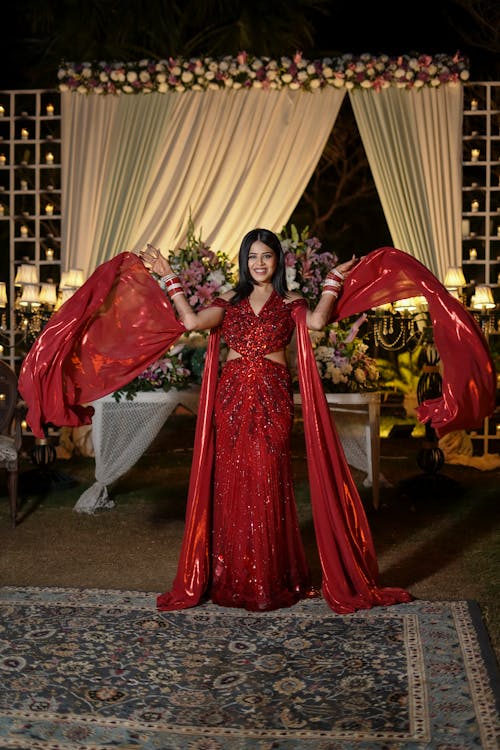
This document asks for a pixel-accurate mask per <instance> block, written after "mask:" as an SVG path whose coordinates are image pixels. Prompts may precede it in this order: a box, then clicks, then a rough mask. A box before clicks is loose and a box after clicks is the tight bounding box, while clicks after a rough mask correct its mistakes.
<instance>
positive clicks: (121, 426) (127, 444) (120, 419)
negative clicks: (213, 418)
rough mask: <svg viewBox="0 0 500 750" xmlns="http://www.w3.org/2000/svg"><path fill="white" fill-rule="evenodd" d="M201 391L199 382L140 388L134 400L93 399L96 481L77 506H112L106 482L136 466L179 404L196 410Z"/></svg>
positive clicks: (88, 510) (83, 508)
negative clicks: (183, 386)
mask: <svg viewBox="0 0 500 750" xmlns="http://www.w3.org/2000/svg"><path fill="white" fill-rule="evenodd" d="M199 394H200V388H199V386H192V387H191V388H187V389H186V390H182V391H176V390H170V391H163V390H159V391H148V392H139V393H137V394H136V396H135V397H134V399H133V400H132V401H127V400H126V399H125V398H123V397H122V398H121V399H120V401H118V402H117V401H116V400H115V399H114V398H113V396H112V395H109V396H104V398H100V399H99V400H98V401H94V402H93V404H92V406H93V407H94V409H95V413H94V416H93V417H92V441H93V444H94V456H95V480H96V481H95V482H94V484H93V485H92V486H91V487H89V488H88V489H87V490H85V492H84V493H83V494H82V495H80V497H79V499H78V501H77V503H76V505H75V506H74V509H75V510H76V511H77V512H79V513H95V512H96V511H98V510H102V509H105V508H112V507H113V506H114V503H113V501H112V500H110V498H109V496H108V490H107V486H108V485H109V484H111V483H112V482H114V481H115V480H116V479H118V478H119V477H121V476H123V474H125V473H126V472H127V471H128V470H129V469H131V468H132V466H134V464H135V463H136V462H137V461H138V460H139V458H140V457H141V456H142V454H143V453H144V451H145V450H146V449H147V448H148V447H149V445H150V444H151V443H152V442H153V440H154V439H155V437H156V436H157V434H158V433H159V431H160V430H161V428H162V426H163V425H164V424H165V422H166V420H167V419H168V417H169V416H170V415H171V414H172V412H173V411H175V409H176V408H177V407H178V406H184V407H185V408H186V409H189V410H190V411H192V412H194V413H196V412H197V410H198V399H199Z"/></svg>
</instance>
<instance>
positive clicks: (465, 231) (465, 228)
mask: <svg viewBox="0 0 500 750" xmlns="http://www.w3.org/2000/svg"><path fill="white" fill-rule="evenodd" d="M469 233H470V221H469V219H462V237H468V236H469Z"/></svg>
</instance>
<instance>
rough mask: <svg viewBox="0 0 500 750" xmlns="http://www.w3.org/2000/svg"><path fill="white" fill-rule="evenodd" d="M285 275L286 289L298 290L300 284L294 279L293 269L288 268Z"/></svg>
mask: <svg viewBox="0 0 500 750" xmlns="http://www.w3.org/2000/svg"><path fill="white" fill-rule="evenodd" d="M285 274H286V285H287V288H288V289H290V291H292V290H293V289H299V288H300V284H298V283H297V281H296V280H295V279H296V275H297V274H296V272H295V268H292V267H291V266H288V267H287V268H286V271H285Z"/></svg>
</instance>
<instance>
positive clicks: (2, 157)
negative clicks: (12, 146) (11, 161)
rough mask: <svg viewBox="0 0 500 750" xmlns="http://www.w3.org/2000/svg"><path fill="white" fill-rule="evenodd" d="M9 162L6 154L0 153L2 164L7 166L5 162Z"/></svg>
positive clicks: (0, 162)
mask: <svg viewBox="0 0 500 750" xmlns="http://www.w3.org/2000/svg"><path fill="white" fill-rule="evenodd" d="M6 162H7V157H6V156H5V154H0V166H2V167H5V164H6Z"/></svg>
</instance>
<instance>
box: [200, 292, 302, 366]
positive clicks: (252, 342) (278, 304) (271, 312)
mask: <svg viewBox="0 0 500 750" xmlns="http://www.w3.org/2000/svg"><path fill="white" fill-rule="evenodd" d="M305 304H306V302H305V300H304V299H298V300H294V301H293V302H288V303H287V302H285V300H284V299H283V298H282V297H280V295H279V294H278V293H277V292H276V291H273V292H272V294H271V296H270V297H269V299H268V300H267V302H266V303H265V305H264V306H263V308H262V309H261V310H260V312H259V314H258V315H256V314H255V312H254V311H253V310H252V306H251V305H250V301H249V300H248V298H247V299H243V300H241V301H240V302H237V303H236V304H235V305H232V304H231V303H230V302H226V301H225V300H222V299H221V298H219V299H217V300H216V302H215V305H216V306H217V307H219V306H220V307H223V308H224V310H225V311H226V312H225V315H224V320H223V322H222V336H223V338H224V340H225V342H226V344H227V345H228V346H229V347H230V348H231V349H234V351H236V352H238V354H241V356H242V357H263V356H264V355H266V354H271V353H272V352H278V351H281V350H282V349H284V348H285V347H286V346H287V344H289V343H290V339H291V337H292V333H293V329H294V326H295V323H294V320H293V318H292V309H293V307H294V306H295V305H305Z"/></svg>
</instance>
